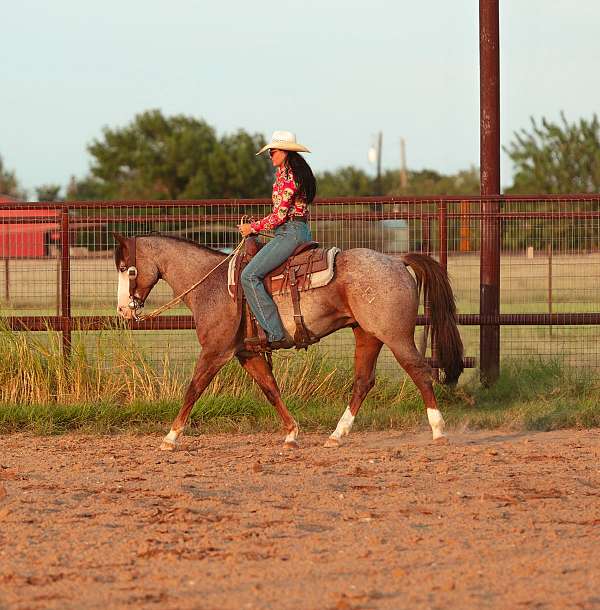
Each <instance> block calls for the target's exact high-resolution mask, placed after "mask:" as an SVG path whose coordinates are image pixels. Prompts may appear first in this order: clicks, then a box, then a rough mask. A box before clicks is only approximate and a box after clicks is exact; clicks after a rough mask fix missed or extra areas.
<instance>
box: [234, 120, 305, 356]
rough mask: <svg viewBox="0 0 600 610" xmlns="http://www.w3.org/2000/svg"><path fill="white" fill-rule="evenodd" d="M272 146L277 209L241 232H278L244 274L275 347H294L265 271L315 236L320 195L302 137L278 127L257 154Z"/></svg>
mask: <svg viewBox="0 0 600 610" xmlns="http://www.w3.org/2000/svg"><path fill="white" fill-rule="evenodd" d="M266 150H268V151H269V155H270V157H271V162H272V163H273V166H274V167H276V168H277V172H276V174H275V182H274V183H273V194H272V200H273V210H272V212H271V213H270V214H269V215H268V216H265V217H264V218H262V219H261V220H257V221H255V222H251V223H244V224H241V225H240V227H239V228H240V233H241V234H242V235H243V236H244V237H247V236H248V235H251V234H253V233H259V232H260V231H264V230H265V229H266V230H272V229H275V237H274V238H273V239H272V240H271V241H270V242H269V243H267V244H266V245H265V246H263V248H261V250H259V252H258V253H257V254H256V255H255V256H254V257H253V258H252V260H251V261H250V262H249V263H248V265H247V266H246V268H245V269H244V271H243V272H242V276H241V283H242V287H243V289H244V294H245V296H246V300H247V301H248V304H249V305H250V309H251V310H252V313H253V314H254V317H255V318H256V320H257V322H258V323H259V324H260V325H261V327H262V328H263V330H264V331H265V333H266V334H267V339H268V341H269V347H270V348H271V349H280V348H286V347H292V346H293V341H292V340H291V339H288V338H287V337H286V334H285V331H284V330H283V325H282V323H281V319H280V317H279V312H278V310H277V306H276V305H275V303H274V302H273V299H272V298H271V297H270V296H269V293H268V292H267V291H266V290H265V287H264V284H263V280H264V278H265V276H266V275H267V274H268V273H269V271H272V270H273V269H275V268H276V267H278V266H279V265H281V264H282V263H283V262H284V261H286V260H287V259H288V258H289V257H290V255H291V254H292V252H293V251H294V250H295V249H296V248H297V247H298V246H299V245H300V244H302V243H305V242H307V241H311V240H312V236H311V233H310V227H309V226H308V204H310V203H312V201H313V199H314V198H315V192H316V181H315V177H314V175H313V173H312V171H311V169H310V167H309V165H308V163H307V162H306V161H305V159H304V157H302V156H301V155H299V154H298V152H299V151H302V152H310V151H309V150H308V148H306V147H305V146H302V144H298V143H297V142H296V136H295V135H294V134H293V133H290V132H289V131H275V132H274V133H273V135H272V137H271V141H270V142H269V143H268V144H266V145H265V146H263V147H262V148H261V149H260V150H259V151H258V152H257V153H256V154H257V155H260V154H262V153H263V152H265V151H266Z"/></svg>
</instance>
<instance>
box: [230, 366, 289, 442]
mask: <svg viewBox="0 0 600 610" xmlns="http://www.w3.org/2000/svg"><path fill="white" fill-rule="evenodd" d="M238 360H239V361H240V364H241V365H242V366H243V367H244V369H245V370H246V372H247V373H248V374H249V375H250V377H252V379H254V381H256V383H257V384H258V385H259V387H260V389H261V390H262V391H263V392H264V394H265V396H266V397H267V400H268V401H269V402H270V403H271V404H272V405H273V406H274V407H275V408H276V409H277V413H279V417H281V420H282V421H283V426H284V428H285V431H286V433H287V435H286V437H285V441H284V447H287V448H290V449H295V448H297V447H298V443H297V441H296V439H297V438H298V424H297V423H296V421H295V420H294V418H293V417H292V415H291V413H290V412H289V411H288V409H287V407H286V406H285V403H284V402H283V400H282V399H281V393H280V392H279V387H278V385H277V381H276V380H275V377H274V376H273V369H272V368H271V365H270V364H269V363H268V362H267V361H266V360H265V358H264V357H263V356H260V355H258V354H257V355H253V356H241V355H239V354H238Z"/></svg>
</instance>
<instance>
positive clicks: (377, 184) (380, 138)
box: [375, 131, 383, 195]
mask: <svg viewBox="0 0 600 610" xmlns="http://www.w3.org/2000/svg"><path fill="white" fill-rule="evenodd" d="M382 144H383V132H381V131H380V132H379V133H378V134H377V179H376V181H375V189H376V191H377V192H376V193H375V195H382V192H381V145H382Z"/></svg>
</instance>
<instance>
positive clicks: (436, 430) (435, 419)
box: [427, 408, 445, 440]
mask: <svg viewBox="0 0 600 610" xmlns="http://www.w3.org/2000/svg"><path fill="white" fill-rule="evenodd" d="M427 419H428V420H429V425H430V426H431V431H432V432H433V440H435V439H436V438H440V437H442V436H445V434H444V426H445V423H444V418H443V417H442V414H441V412H440V410H439V409H430V408H428V409H427Z"/></svg>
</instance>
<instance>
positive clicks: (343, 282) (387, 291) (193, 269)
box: [115, 234, 463, 450]
mask: <svg viewBox="0 0 600 610" xmlns="http://www.w3.org/2000/svg"><path fill="white" fill-rule="evenodd" d="M115 238H116V239H117V241H118V245H117V247H116V249H115V263H116V267H117V271H118V274H119V289H118V305H117V310H118V313H119V314H120V315H121V316H123V317H124V318H126V319H131V318H133V317H134V313H135V309H136V308H139V307H142V306H143V304H144V301H145V300H146V298H147V296H148V294H149V293H150V291H151V290H152V288H153V287H154V285H155V284H156V283H157V282H158V280H159V279H163V280H164V281H165V282H167V284H169V286H170V287H171V288H172V290H173V292H174V293H175V294H176V295H179V294H181V293H182V292H184V291H185V290H186V289H188V288H189V287H190V286H192V285H193V284H195V283H196V282H197V281H198V280H199V279H200V278H202V277H203V276H205V275H206V274H208V273H209V272H210V271H211V270H212V269H214V268H215V267H216V266H217V265H219V263H224V262H225V261H224V260H223V259H224V258H225V257H226V255H225V254H223V253H222V252H219V251H216V250H212V249H210V248H207V247H204V246H200V245H198V244H196V243H194V242H191V241H188V240H185V239H181V238H175V237H168V236H163V235H148V236H140V237H135V238H125V237H123V236H121V235H116V234H115ZM407 266H410V267H411V269H412V271H413V272H414V274H415V277H416V281H415V279H414V278H413V276H412V275H411V274H410V273H409V272H408V270H407ZM132 268H135V270H137V273H136V272H135V271H133V270H132ZM421 286H423V288H424V292H425V295H426V296H427V299H428V301H429V306H430V310H431V330H432V340H433V341H435V343H436V345H437V351H438V353H437V359H438V366H439V367H440V368H441V369H443V370H444V373H445V382H446V383H450V384H453V383H456V381H457V380H458V378H459V376H460V374H461V373H462V370H463V346H462V341H461V339H460V335H459V332H458V328H457V326H456V308H455V304H454V296H453V294H452V289H451V287H450V283H449V281H448V278H447V276H446V273H445V271H444V270H443V269H442V268H441V267H440V265H439V264H438V263H437V262H436V261H435V260H434V259H433V258H431V257H429V256H426V255H424V254H405V255H403V256H400V257H391V256H387V255H385V254H381V253H379V252H376V251H374V250H369V249H366V248H356V249H351V250H345V251H342V252H340V253H339V254H338V255H337V258H336V269H335V276H334V278H333V280H332V281H331V282H330V283H329V284H327V285H326V286H323V287H321V288H315V289H312V290H310V291H308V292H303V293H302V313H303V314H304V320H305V323H306V326H307V327H308V328H309V329H310V331H311V332H312V333H313V334H314V335H316V336H317V337H319V338H321V337H325V336H326V335H329V334H330V333H332V332H334V331H336V330H339V329H341V328H347V327H350V328H352V330H353V332H354V337H355V341H356V349H355V356H354V385H353V387H352V397H351V400H350V404H349V406H348V408H347V409H346V410H345V412H344V414H343V415H342V417H341V419H340V420H339V422H338V424H337V427H336V429H335V431H334V432H333V433H332V434H331V436H330V437H329V438H328V440H327V441H326V443H325V446H326V447H337V446H339V444H340V442H341V438H342V437H343V436H345V435H347V434H348V433H349V432H350V429H351V427H352V424H353V422H354V418H355V417H356V414H357V413H358V410H359V409H360V406H361V404H362V402H363V400H364V399H365V397H366V395H367V394H368V392H369V391H370V390H371V388H372V387H373V385H374V383H375V365H376V361H377V357H378V355H379V352H380V350H381V348H382V346H383V345H384V344H385V345H387V346H388V348H389V349H390V350H391V351H392V353H393V354H394V356H395V358H396V360H397V361H398V363H399V364H400V366H401V367H402V368H404V370H405V371H406V372H407V373H408V375H409V376H410V377H411V379H412V380H413V381H414V383H415V384H416V386H417V388H418V389H419V391H420V392H421V395H422V397H423V401H424V403H425V407H426V409H427V417H428V420H429V424H430V426H431V429H432V432H433V439H434V440H438V439H443V438H444V419H443V417H442V414H441V413H440V411H439V409H438V406H437V401H436V398H435V395H434V393H433V388H432V375H431V369H430V367H429V365H428V364H427V362H426V361H425V359H424V358H423V356H422V355H421V354H420V353H419V351H418V350H417V348H416V346H415V342H414V331H415V323H416V317H417V310H418V304H419V293H420V287H421ZM274 299H275V303H276V304H277V306H278V308H279V313H280V316H281V320H282V322H283V326H284V328H285V331H286V334H287V335H288V338H289V339H290V341H291V340H292V339H291V338H292V337H293V334H294V328H295V325H294V321H293V309H292V305H291V302H290V299H289V297H287V296H275V297H274ZM183 300H184V302H185V304H186V305H187V306H188V307H189V309H190V310H191V312H192V314H193V316H194V320H195V323H196V333H197V336H198V341H199V342H200V345H201V347H202V351H201V353H200V356H199V358H198V362H197V363H196V367H195V370H194V374H193V378H192V380H191V383H190V385H189V387H188V388H187V391H186V393H185V397H184V399H183V405H182V406H181V409H180V411H179V413H178V414H177V417H176V418H175V420H174V421H173V424H172V426H171V430H170V432H169V433H168V434H167V436H166V437H165V438H164V440H163V442H162V444H161V447H160V448H161V449H163V450H172V449H174V448H175V443H176V441H177V438H178V436H179V435H180V434H181V433H182V432H183V429H184V428H185V425H186V422H187V420H188V417H189V415H190V412H191V410H192V408H193V406H194V403H195V402H196V401H197V400H198V398H199V397H200V395H201V394H202V392H203V391H204V389H205V388H206V387H207V386H208V384H209V383H210V382H211V380H212V379H213V377H214V376H215V375H216V374H217V372H218V371H219V370H220V369H221V367H222V366H223V365H224V364H225V363H226V362H228V361H229V360H231V358H233V357H234V356H235V357H237V359H238V360H239V362H240V364H241V365H242V367H244V369H245V370H246V371H247V372H248V374H249V375H250V376H251V377H252V378H253V379H254V380H255V381H256V383H257V384H258V385H259V386H260V388H261V389H262V391H263V392H264V394H265V396H266V397H267V399H268V400H269V402H270V403H271V404H272V405H274V406H275V408H276V409H277V412H278V413H279V415H280V417H281V419H282V421H283V426H284V428H285V432H286V437H285V441H284V443H285V444H284V446H285V447H297V441H296V439H297V436H298V424H297V423H296V421H295V420H294V418H293V417H292V415H291V414H290V412H289V411H288V409H287V408H286V406H285V404H284V402H283V400H282V399H281V395H280V392H279V388H278V386H277V382H276V380H275V378H274V376H273V372H272V369H271V366H270V364H269V362H268V361H267V359H265V358H264V356H262V355H260V354H253V353H250V352H247V351H245V350H244V342H243V326H244V325H243V324H241V320H240V314H239V312H238V308H237V306H236V304H235V303H234V302H233V300H232V299H231V298H230V296H229V294H228V291H227V265H226V264H221V265H220V266H218V267H217V268H216V269H215V270H214V272H212V273H210V274H209V275H208V277H206V280H205V281H204V282H203V283H202V284H201V285H199V286H198V287H197V288H195V289H194V290H192V291H191V292H189V293H188V294H187V295H186V296H185V297H184V298H183ZM131 303H133V305H134V307H133V309H132V306H131V305H130V304H131Z"/></svg>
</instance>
